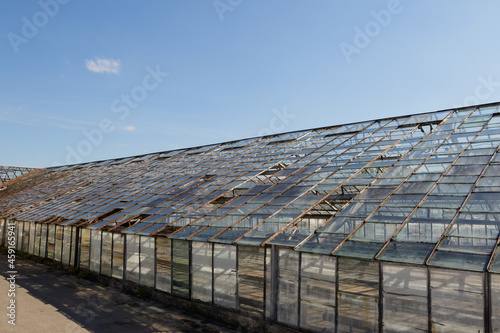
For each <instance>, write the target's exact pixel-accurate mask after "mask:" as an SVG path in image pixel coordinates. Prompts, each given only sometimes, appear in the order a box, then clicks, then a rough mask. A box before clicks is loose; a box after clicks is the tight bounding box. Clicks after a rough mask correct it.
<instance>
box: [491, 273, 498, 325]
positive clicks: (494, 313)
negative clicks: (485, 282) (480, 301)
mask: <svg viewBox="0 0 500 333" xmlns="http://www.w3.org/2000/svg"><path fill="white" fill-rule="evenodd" d="M490 293H491V297H490V299H491V309H490V312H491V332H500V275H498V274H490Z"/></svg>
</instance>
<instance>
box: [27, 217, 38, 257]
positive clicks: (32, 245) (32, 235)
mask: <svg viewBox="0 0 500 333" xmlns="http://www.w3.org/2000/svg"><path fill="white" fill-rule="evenodd" d="M29 225H30V231H29V238H30V241H29V243H28V252H29V253H31V254H35V234H36V233H35V227H36V223H33V222H32V223H30V224H29Z"/></svg>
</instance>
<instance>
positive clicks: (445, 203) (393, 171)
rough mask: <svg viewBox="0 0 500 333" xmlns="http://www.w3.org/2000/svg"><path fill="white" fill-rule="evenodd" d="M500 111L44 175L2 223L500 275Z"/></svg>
mask: <svg viewBox="0 0 500 333" xmlns="http://www.w3.org/2000/svg"><path fill="white" fill-rule="evenodd" d="M498 107H499V104H490V105H483V106H476V107H467V108H461V109H453V110H445V111H438V112H431V113H425V114H418V115H409V116H402V117H395V118H388V119H381V120H373V121H366V122H359V123H355V124H345V125H340V126H332V127H324V128H319V129H310V130H304V131H296V132H291V133H283V134H275V135H269V136H264V137H257V138H250V139H244V140H237V141H232V142H227V143H221V144H211V145H207V146H202V147H195V148H187V149H180V150H175V151H167V152H160V153H154V154H147V155H142V156H135V157H128V158H121V159H116V160H107V161H98V162H93V163H85V164H80V165H72V166H62V167H56V168H49V169H44V170H40V171H37V173H35V174H36V175H37V176H36V177H34V178H30V179H28V180H26V181H24V182H23V183H24V184H25V186H24V188H22V189H19V188H16V189H15V190H14V189H12V190H11V189H10V188H9V187H7V189H6V190H3V191H2V192H0V217H3V218H10V219H17V220H20V221H34V222H41V223H55V224H61V225H74V226H82V227H87V228H92V229H101V230H107V231H112V232H122V233H129V234H140V235H152V236H162V237H170V238H175V239H185V240H196V241H208V242H217V243H225V244H246V245H256V246H265V245H280V246H289V247H293V248H295V249H296V250H297V251H303V252H313V253H324V254H331V255H334V256H348V257H355V258H368V259H375V260H384V261H391V262H402V263H413V264H426V265H430V266H437V267H449V268H461V269H469V270H475V271H485V270H492V271H495V270H496V271H498V272H500V268H499V267H500V263H499V262H500V259H498V256H496V255H495V252H496V251H497V247H498V241H499V237H500V230H499V226H500V204H499V202H500V156H499V154H498V148H499V146H500V116H499V115H500V113H499V111H498Z"/></svg>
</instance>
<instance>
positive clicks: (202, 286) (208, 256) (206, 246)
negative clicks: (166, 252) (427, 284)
mask: <svg viewBox="0 0 500 333" xmlns="http://www.w3.org/2000/svg"><path fill="white" fill-rule="evenodd" d="M191 252H192V254H191V298H192V299H197V300H200V301H203V302H212V244H211V243H202V242H192V243H191Z"/></svg>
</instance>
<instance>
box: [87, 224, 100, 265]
mask: <svg viewBox="0 0 500 333" xmlns="http://www.w3.org/2000/svg"><path fill="white" fill-rule="evenodd" d="M101 241H102V231H101V230H91V231H90V267H89V269H90V271H92V272H95V273H100V270H101V246H102V242H101Z"/></svg>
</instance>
